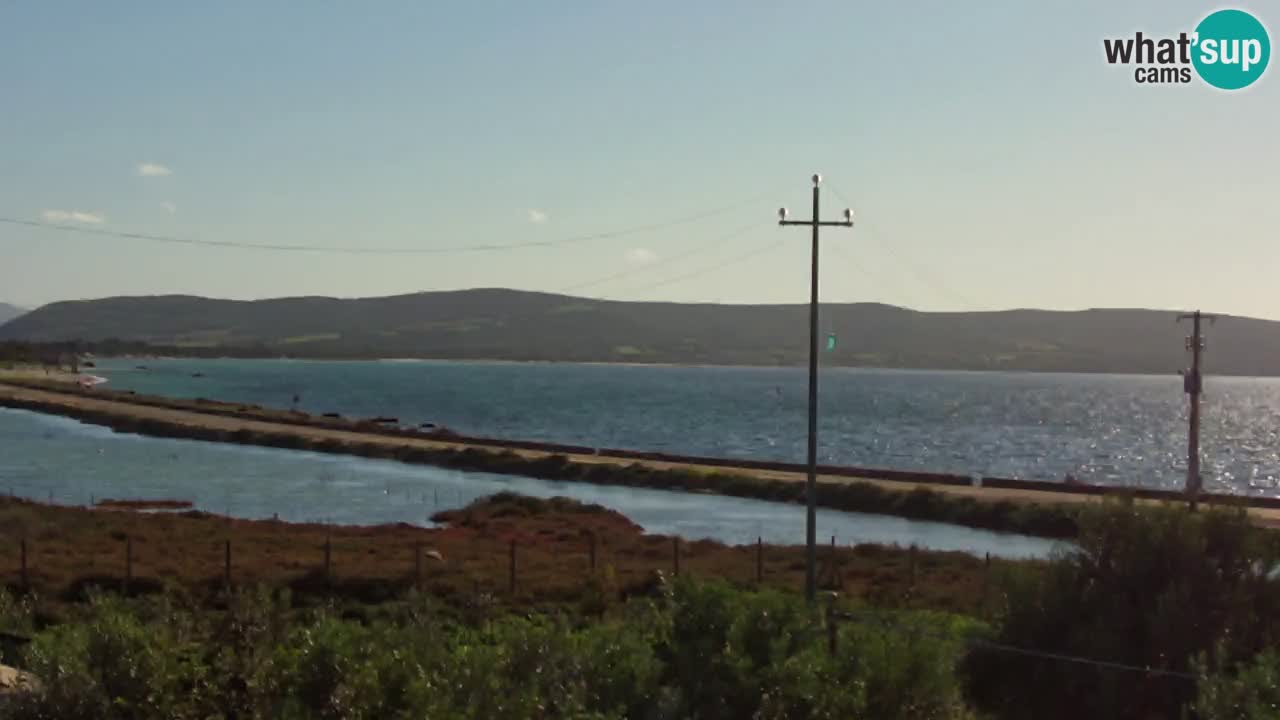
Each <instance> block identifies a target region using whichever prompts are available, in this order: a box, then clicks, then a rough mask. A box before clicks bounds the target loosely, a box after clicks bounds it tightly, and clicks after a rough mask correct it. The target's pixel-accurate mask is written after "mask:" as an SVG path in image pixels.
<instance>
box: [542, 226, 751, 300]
mask: <svg viewBox="0 0 1280 720" xmlns="http://www.w3.org/2000/svg"><path fill="white" fill-rule="evenodd" d="M757 227H760V223H759V222H752V223H749V224H747V225H744V226H742V227H740V228H738V229H736V230H734V231H732V232H730V233H728V234H725V235H720V236H717V237H713V238H712V239H711V240H709V241H707V242H705V243H702V244H700V245H696V246H694V247H692V248H690V249H689V250H686V251H685V252H682V253H678V254H676V255H672V256H670V257H665V258H662V259H659V260H657V261H655V262H652V263H649V264H648V265H641V266H639V267H633V268H627V269H625V270H621V271H619V272H615V273H612V274H610V275H605V276H604V277H600V278H596V279H595V280H588V281H586V282H580V283H576V284H574V285H569V286H567V287H565V288H562V289H561V290H560V291H559V292H562V293H569V292H574V291H577V290H582V289H584V288H589V287H595V286H596V285H601V284H603V283H606V282H609V281H610V280H617V279H618V278H623V277H629V276H631V275H636V274H638V273H642V272H648V271H650V270H653V269H654V268H659V267H662V266H664V265H670V264H671V263H673V262H676V261H677V260H684V259H685V258H688V257H691V256H693V255H696V254H698V253H700V252H705V251H707V250H710V249H711V248H714V247H718V246H720V245H723V244H724V243H726V242H729V241H730V240H733V239H734V238H737V237H740V236H741V235H743V234H745V233H747V232H748V231H750V230H751V229H753V228H757Z"/></svg>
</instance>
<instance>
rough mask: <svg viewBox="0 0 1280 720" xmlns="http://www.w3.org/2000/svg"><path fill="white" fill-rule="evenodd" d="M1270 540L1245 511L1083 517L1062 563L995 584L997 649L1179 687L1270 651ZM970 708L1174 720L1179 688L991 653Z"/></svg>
mask: <svg viewBox="0 0 1280 720" xmlns="http://www.w3.org/2000/svg"><path fill="white" fill-rule="evenodd" d="M1278 563H1280V554H1278V553H1277V547H1276V536H1275V535H1274V534H1272V533H1269V532H1266V531H1262V530H1259V529H1258V528H1256V527H1254V526H1253V525H1252V524H1251V523H1250V521H1249V520H1248V518H1247V517H1246V516H1245V515H1244V513H1243V512H1242V511H1226V510H1218V511H1207V512H1200V513H1191V512H1189V511H1188V510H1186V509H1185V508H1181V507H1161V508H1139V507H1138V506H1135V505H1134V504H1133V503H1132V502H1122V503H1107V504H1106V505H1104V506H1102V507H1100V508H1097V509H1094V510H1091V511H1090V512H1087V513H1085V514H1084V515H1083V516H1082V517H1081V532H1080V537H1079V539H1078V541H1077V543H1076V546H1075V548H1074V549H1073V550H1070V551H1068V552H1066V553H1064V554H1062V555H1061V556H1059V557H1057V558H1055V559H1054V560H1052V561H1051V562H1050V563H1049V566H1048V567H1047V568H1045V569H1044V571H1043V572H1040V573H1036V574H1030V573H1024V572H1018V571H1015V572H1014V573H1013V574H1012V575H1011V576H1010V577H1009V578H1008V580H1007V581H1006V582H1005V587H1004V597H1003V603H1002V604H1003V612H1002V618H1001V620H1002V622H1001V629H1000V631H999V634H998V639H999V640H1000V641H1001V642H1003V643H1007V644H1010V645H1014V646H1018V647H1022V648H1034V649H1037V650H1041V651H1048V652H1054V653H1062V654H1067V655H1073V656H1080V657H1086V658H1093V659H1099V660H1106V661H1111V662H1117V663H1124V664H1127V665H1131V666H1136V667H1140V668H1153V669H1157V670H1166V671H1172V672H1174V673H1189V672H1190V671H1191V669H1192V667H1191V663H1192V660H1193V658H1194V657H1196V656H1198V655H1201V654H1208V655H1209V657H1210V659H1211V660H1212V661H1213V662H1215V663H1219V664H1225V665H1234V664H1235V663H1238V662H1240V661H1243V660H1246V659H1248V658H1252V657H1253V656H1254V655H1255V654H1256V653H1258V652H1259V651H1261V650H1262V649H1264V648H1266V647H1267V646H1268V645H1271V644H1274V643H1275V642H1277V641H1280V625H1277V624H1276V623H1275V619H1277V618H1280V583H1278V582H1277V581H1276V580H1275V579H1273V578H1272V577H1271V573H1272V570H1273V569H1275V568H1276V567H1277V565H1278ZM968 670H969V673H970V676H971V678H972V683H971V685H972V693H973V698H974V700H975V701H976V702H977V703H978V705H979V706H980V707H982V708H985V709H986V710H988V711H991V712H993V713H995V714H996V715H997V716H998V717H1008V718H1024V717H1037V718H1046V719H1052V718H1064V719H1065V718H1080V717H1107V718H1130V717H1132V718H1147V717H1161V718H1164V717H1174V718H1176V717H1178V716H1179V714H1180V713H1182V712H1183V711H1184V709H1185V708H1186V707H1188V705H1189V704H1190V703H1191V701H1192V700H1193V699H1194V697H1195V692H1196V688H1195V684H1194V683H1193V682H1191V681H1190V680H1188V679H1187V678H1184V677H1176V676H1169V675H1156V674H1147V673H1143V672H1132V671H1124V670H1116V669H1112V668H1103V667H1097V666H1090V665H1084V664H1075V663H1064V662H1060V661H1055V660H1048V659H1037V658H1028V657H1024V656H1018V655H1011V654H1007V653H1000V652H976V653H974V654H973V655H972V656H971V657H970V659H969V662H968Z"/></svg>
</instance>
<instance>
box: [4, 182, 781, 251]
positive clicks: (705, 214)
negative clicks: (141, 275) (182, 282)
mask: <svg viewBox="0 0 1280 720" xmlns="http://www.w3.org/2000/svg"><path fill="white" fill-rule="evenodd" d="M763 196H764V193H761V194H759V195H754V196H752V197H750V198H747V199H746V200H743V201H741V202H736V203H733V204H731V205H724V206H721V207H717V208H714V209H711V210H705V211H702V212H698V213H693V214H690V215H683V216H679V217H676V218H672V219H670V220H663V221H661V222H654V223H647V224H644V225H636V226H633V227H629V228H624V229H621V230H612V231H608V232H600V233H591V234H587V235H572V236H569V237H563V238H556V239H551V240H531V241H526V242H515V243H497V244H482V245H456V246H448V247H425V248H424V247H365V248H359V247H331V246H322V245H279V244H271V243H266V244H259V243H242V242H233V241H229V240H202V239H198V238H184V237H176V236H172V235H155V234H150V233H136V232H124V231H117V230H107V229H103V228H91V227H80V226H76V225H65V224H60V223H51V222H44V221H40V220H23V219H21V218H13V217H0V223H4V224H7V225H16V226H22V227H31V228H37V229H42V230H58V231H62V232H70V233H78V234H83V235H96V236H100V237H114V238H121V239H128V240H145V241H149V242H159V243H169V244H178V245H197V246H203V247H219V248H231V249H237V250H257V251H272V252H304V253H336V254H343V255H440V254H457V253H473V252H494V251H501V250H518V249H523V248H532V247H556V246H560V245H569V244H573V243H581V242H588V241H593V240H611V239H614V238H620V237H626V236H628V235H638V234H640V233H645V232H652V231H654V230H662V229H665V228H670V227H676V226H678V225H685V224H688V223H692V222H697V221H699V220H705V219H707V218H710V217H715V216H717V215H723V214H724V213H727V212H730V211H732V210H736V209H738V208H740V207H742V206H744V205H747V204H749V203H753V202H757V201H758V200H759V199H760V198H761V197H763Z"/></svg>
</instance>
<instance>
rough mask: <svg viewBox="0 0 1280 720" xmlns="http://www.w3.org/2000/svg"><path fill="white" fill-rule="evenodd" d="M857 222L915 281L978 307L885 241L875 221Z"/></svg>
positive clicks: (964, 305)
mask: <svg viewBox="0 0 1280 720" xmlns="http://www.w3.org/2000/svg"><path fill="white" fill-rule="evenodd" d="M831 191H832V192H833V193H835V195H836V197H838V198H840V199H841V200H842V201H844V202H845V203H848V202H849V200H848V198H846V197H845V196H844V195H843V194H842V193H841V192H840V190H838V189H837V188H835V187H832V188H831ZM858 224H859V225H860V226H861V227H863V228H864V229H866V230H869V232H867V233H865V234H864V237H865V236H869V237H870V238H871V239H872V240H873V241H875V243H876V244H877V245H879V246H880V247H881V248H882V249H883V250H884V251H885V254H887V255H888V256H889V258H890V259H892V260H893V261H894V262H896V263H898V265H899V266H901V267H902V268H904V269H905V270H907V272H909V273H910V274H911V275H913V276H914V277H915V279H916V281H917V282H919V283H920V284H921V285H922V286H924V287H927V288H929V289H930V290H932V291H934V293H936V294H938V295H942V296H945V297H946V298H947V299H949V300H951V301H953V302H955V303H957V304H959V305H960V306H961V307H962V308H963V309H966V310H975V309H977V308H978V304H977V303H975V302H973V300H972V299H971V298H969V297H966V296H965V295H964V294H963V293H960V292H957V291H956V290H955V289H954V288H953V287H951V285H950V284H949V283H947V282H944V281H943V280H942V279H941V278H940V277H939V276H938V275H937V274H936V273H934V272H932V271H931V270H929V269H927V268H926V267H925V266H924V265H923V264H922V263H920V262H917V261H916V260H913V259H912V258H910V257H908V256H906V255H905V254H903V253H899V252H898V250H897V249H895V248H894V246H893V245H892V244H891V243H889V242H887V241H886V240H885V239H884V238H883V237H881V236H880V233H879V232H877V231H878V230H879V226H878V225H877V224H876V223H874V222H870V223H869V222H868V221H867V220H866V219H864V218H863V219H859V220H858Z"/></svg>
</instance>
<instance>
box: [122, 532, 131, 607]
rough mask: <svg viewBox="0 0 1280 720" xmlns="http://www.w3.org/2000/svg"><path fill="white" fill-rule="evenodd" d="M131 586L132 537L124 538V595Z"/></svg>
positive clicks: (126, 536)
mask: <svg viewBox="0 0 1280 720" xmlns="http://www.w3.org/2000/svg"><path fill="white" fill-rule="evenodd" d="M132 584H133V537H132V536H130V535H125V536H124V594H125V595H128V594H129V586H130V585H132Z"/></svg>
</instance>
